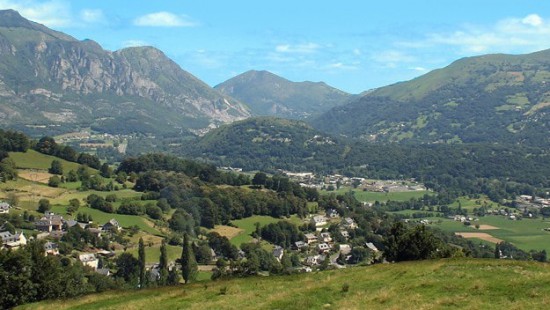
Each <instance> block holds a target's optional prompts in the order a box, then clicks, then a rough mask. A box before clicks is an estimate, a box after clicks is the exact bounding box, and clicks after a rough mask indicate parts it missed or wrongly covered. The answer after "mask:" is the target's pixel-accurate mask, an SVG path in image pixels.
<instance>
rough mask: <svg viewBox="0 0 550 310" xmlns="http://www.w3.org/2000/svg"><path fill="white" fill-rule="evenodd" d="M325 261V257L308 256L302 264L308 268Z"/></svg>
mask: <svg viewBox="0 0 550 310" xmlns="http://www.w3.org/2000/svg"><path fill="white" fill-rule="evenodd" d="M325 259H326V257H325V255H313V256H308V257H307V258H306V260H305V262H304V264H305V265H308V266H316V265H320V264H321V263H322V262H323V261H324V260H325Z"/></svg>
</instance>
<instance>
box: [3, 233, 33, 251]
mask: <svg viewBox="0 0 550 310" xmlns="http://www.w3.org/2000/svg"><path fill="white" fill-rule="evenodd" d="M0 239H2V247H3V248H12V249H14V248H18V247H20V246H23V245H26V244H27V238H26V237H25V235H24V234H23V232H19V233H18V232H15V234H12V233H10V232H9V231H3V232H0Z"/></svg>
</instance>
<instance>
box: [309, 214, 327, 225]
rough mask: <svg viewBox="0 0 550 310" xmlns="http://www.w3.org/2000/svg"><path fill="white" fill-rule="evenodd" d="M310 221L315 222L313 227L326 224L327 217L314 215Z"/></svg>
mask: <svg viewBox="0 0 550 310" xmlns="http://www.w3.org/2000/svg"><path fill="white" fill-rule="evenodd" d="M311 222H312V223H313V224H315V227H320V226H324V225H326V224H327V218H326V217H325V216H324V215H316V216H314V217H313V218H312V219H311Z"/></svg>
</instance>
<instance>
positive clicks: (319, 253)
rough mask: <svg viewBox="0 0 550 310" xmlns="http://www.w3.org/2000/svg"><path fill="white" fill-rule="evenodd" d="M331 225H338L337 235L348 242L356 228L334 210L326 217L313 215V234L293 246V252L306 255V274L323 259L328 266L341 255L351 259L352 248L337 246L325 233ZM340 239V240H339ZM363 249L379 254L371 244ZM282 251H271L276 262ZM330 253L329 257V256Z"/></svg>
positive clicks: (328, 212) (351, 221) (354, 224)
mask: <svg viewBox="0 0 550 310" xmlns="http://www.w3.org/2000/svg"><path fill="white" fill-rule="evenodd" d="M331 223H338V226H339V230H338V233H339V234H340V235H341V236H342V237H343V239H345V240H348V239H349V237H350V234H349V231H350V230H353V229H356V228H357V223H356V222H355V221H354V220H353V219H352V218H351V217H344V218H340V216H339V215H338V212H336V210H328V211H327V212H326V215H315V216H313V217H311V224H312V225H314V226H315V232H310V233H307V234H305V235H304V236H305V240H304V241H297V242H295V243H294V245H293V248H292V249H293V250H296V251H299V252H302V253H307V256H306V257H305V259H304V262H303V264H304V265H305V267H304V270H305V271H306V272H308V271H311V270H312V269H311V267H314V266H318V265H321V264H322V263H323V262H324V260H325V259H330V262H329V264H332V265H336V266H337V267H342V266H339V265H337V264H336V258H337V257H339V256H340V254H343V255H344V256H345V257H346V259H349V258H350V257H351V255H350V254H351V251H352V246H351V245H349V244H337V243H336V242H335V238H334V237H335V236H333V235H332V234H331V233H330V232H328V231H326V229H325V228H326V227H327V226H328V225H329V224H331ZM340 239H341V238H340ZM365 247H367V248H369V250H370V251H372V252H374V253H377V252H379V251H378V249H377V248H376V246H375V245H374V244H372V243H370V242H369V243H366V244H365ZM284 251H285V250H284V249H283V248H282V247H279V246H276V247H275V249H274V250H273V255H274V256H275V258H276V259H277V260H279V261H280V260H281V258H282V257H283V255H284ZM331 253H332V255H331V256H329V255H330V254H331Z"/></svg>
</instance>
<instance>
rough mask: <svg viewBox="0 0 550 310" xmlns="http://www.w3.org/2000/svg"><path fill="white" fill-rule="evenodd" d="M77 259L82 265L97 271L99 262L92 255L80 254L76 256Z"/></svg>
mask: <svg viewBox="0 0 550 310" xmlns="http://www.w3.org/2000/svg"><path fill="white" fill-rule="evenodd" d="M78 259H79V260H80V262H81V263H82V265H84V266H89V267H92V268H93V269H94V270H97V266H98V263H99V260H98V259H97V257H96V256H95V254H93V253H84V254H80V255H79V256H78Z"/></svg>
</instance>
